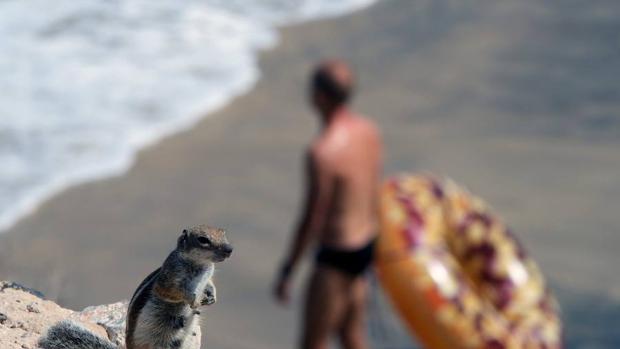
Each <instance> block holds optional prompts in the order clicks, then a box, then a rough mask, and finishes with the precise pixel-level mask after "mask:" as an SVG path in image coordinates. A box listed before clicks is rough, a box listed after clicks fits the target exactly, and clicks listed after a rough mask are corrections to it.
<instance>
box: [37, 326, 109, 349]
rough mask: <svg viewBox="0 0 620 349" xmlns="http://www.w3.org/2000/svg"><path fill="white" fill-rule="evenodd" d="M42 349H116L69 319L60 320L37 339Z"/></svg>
mask: <svg viewBox="0 0 620 349" xmlns="http://www.w3.org/2000/svg"><path fill="white" fill-rule="evenodd" d="M39 346H40V347H41V348H43V349H118V348H116V346H115V345H114V344H112V343H111V342H110V341H108V340H106V339H104V338H101V337H99V336H97V335H95V334H94V333H92V332H91V331H89V330H87V329H85V328H83V327H82V326H79V325H77V324H75V323H73V322H71V321H66V320H65V321H62V322H59V323H57V324H56V325H54V326H52V327H50V329H49V330H48V331H47V334H46V335H45V336H43V337H42V338H41V339H40V340H39Z"/></svg>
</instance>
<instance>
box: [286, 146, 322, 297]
mask: <svg viewBox="0 0 620 349" xmlns="http://www.w3.org/2000/svg"><path fill="white" fill-rule="evenodd" d="M306 178H307V179H306V199H305V202H304V209H303V211H302V215H301V219H300V220H299V222H298V224H297V228H296V230H295V234H294V237H293V240H292V242H291V246H290V248H289V250H288V255H287V257H286V258H285V259H284V263H283V265H282V269H281V270H280V275H279V281H278V285H277V290H276V293H277V296H278V298H280V299H281V300H286V298H287V295H286V293H287V292H288V291H287V288H288V285H287V284H288V278H289V276H290V275H291V273H292V272H293V270H294V269H295V267H296V266H297V264H298V263H299V261H300V259H301V257H302V255H303V253H304V251H305V250H306V248H307V247H308V246H309V245H310V244H311V243H312V242H313V240H315V238H316V237H317V234H318V233H320V232H321V231H322V230H323V227H324V225H325V222H326V219H327V214H328V210H329V206H330V204H331V202H332V196H333V190H334V176H333V175H332V171H331V170H330V166H329V162H328V159H326V158H325V156H322V154H321V152H318V151H316V150H313V151H310V152H309V153H308V156H307V160H306Z"/></svg>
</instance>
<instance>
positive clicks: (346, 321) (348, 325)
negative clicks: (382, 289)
mask: <svg viewBox="0 0 620 349" xmlns="http://www.w3.org/2000/svg"><path fill="white" fill-rule="evenodd" d="M349 286H350V288H349V292H350V293H349V294H350V298H349V302H348V306H347V309H346V312H345V316H344V318H343V321H342V324H341V327H340V329H339V337H340V342H341V343H342V346H343V348H345V349H366V348H368V343H367V341H366V297H367V296H366V295H367V291H368V282H367V280H366V278H364V277H357V278H355V279H353V280H351V282H350V285H349Z"/></svg>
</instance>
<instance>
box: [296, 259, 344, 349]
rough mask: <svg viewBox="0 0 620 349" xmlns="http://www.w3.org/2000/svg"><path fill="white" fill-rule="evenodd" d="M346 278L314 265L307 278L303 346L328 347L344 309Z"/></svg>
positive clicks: (315, 348) (304, 348)
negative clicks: (308, 281) (311, 273)
mask: <svg viewBox="0 0 620 349" xmlns="http://www.w3.org/2000/svg"><path fill="white" fill-rule="evenodd" d="M346 284H347V282H346V277H345V276H343V275H342V274H341V273H340V272H338V271H336V270H332V269H330V268H325V267H321V266H317V267H316V269H315V270H314V272H313V275H312V277H311V279H310V285H309V286H308V294H307V295H306V305H305V311H304V325H303V335H302V345H301V346H302V348H303V349H327V348H328V343H329V337H330V335H331V334H333V333H335V332H336V330H337V329H338V328H339V327H340V324H341V323H342V320H343V319H344V315H345V311H346V308H347V303H348V302H347V298H348V296H349V295H348V292H347V291H348V290H347V287H346V286H347V285H346Z"/></svg>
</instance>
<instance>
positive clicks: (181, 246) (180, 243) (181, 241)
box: [177, 230, 187, 250]
mask: <svg viewBox="0 0 620 349" xmlns="http://www.w3.org/2000/svg"><path fill="white" fill-rule="evenodd" d="M186 246H187V230H183V234H181V236H179V239H178V240H177V248H179V249H183V250H184V249H185V247H186Z"/></svg>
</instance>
